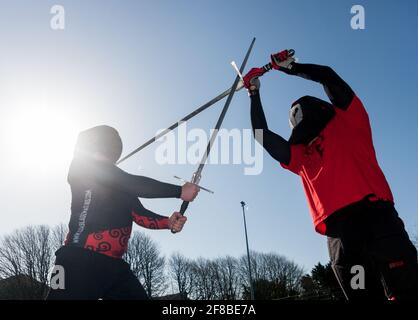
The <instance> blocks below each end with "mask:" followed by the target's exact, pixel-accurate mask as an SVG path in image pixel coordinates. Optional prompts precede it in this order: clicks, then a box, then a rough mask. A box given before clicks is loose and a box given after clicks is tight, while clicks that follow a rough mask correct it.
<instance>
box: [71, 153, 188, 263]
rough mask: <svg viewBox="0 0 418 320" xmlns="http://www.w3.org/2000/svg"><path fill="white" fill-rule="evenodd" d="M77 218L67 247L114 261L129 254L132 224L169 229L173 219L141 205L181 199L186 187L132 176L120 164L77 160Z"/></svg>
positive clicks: (74, 172) (74, 207) (74, 205)
mask: <svg viewBox="0 0 418 320" xmlns="http://www.w3.org/2000/svg"><path fill="white" fill-rule="evenodd" d="M68 183H69V184H70V186H71V193H72V202H71V219H70V223H69V233H68V235H67V239H66V241H65V245H66V246H76V247H82V248H85V249H88V250H92V251H96V252H98V253H101V254H105V255H107V256H110V257H114V258H121V257H122V256H123V254H124V253H125V252H126V249H127V245H128V241H129V238H130V235H131V231H132V222H135V223H136V224H138V225H140V226H142V227H145V228H149V229H168V228H169V220H168V217H165V216H161V215H158V214H156V213H154V212H152V211H150V210H148V209H146V208H144V206H143V205H142V204H141V202H140V201H139V200H138V197H142V198H180V196H181V186H176V185H172V184H167V183H163V182H160V181H157V180H154V179H151V178H147V177H142V176H136V175H131V174H129V173H126V172H125V171H123V170H121V169H119V168H118V167H117V166H116V165H114V164H111V163H105V162H101V161H95V160H91V159H89V160H86V159H74V160H73V162H72V163H71V166H70V170H69V173H68Z"/></svg>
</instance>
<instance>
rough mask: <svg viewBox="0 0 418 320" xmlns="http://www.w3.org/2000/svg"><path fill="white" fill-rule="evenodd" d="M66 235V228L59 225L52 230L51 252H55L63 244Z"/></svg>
mask: <svg viewBox="0 0 418 320" xmlns="http://www.w3.org/2000/svg"><path fill="white" fill-rule="evenodd" d="M67 234H68V226H67V225H65V224H63V223H60V224H59V225H56V226H55V227H54V228H52V232H51V247H52V250H54V251H57V250H58V249H59V248H61V246H62V245H63V244H64V241H65V239H66V237H67Z"/></svg>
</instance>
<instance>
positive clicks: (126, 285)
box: [47, 246, 148, 300]
mask: <svg viewBox="0 0 418 320" xmlns="http://www.w3.org/2000/svg"><path fill="white" fill-rule="evenodd" d="M55 265H59V266H62V267H63V269H64V271H65V276H64V278H65V289H55V290H54V289H51V290H50V292H49V294H48V297H47V300H98V299H104V300H146V299H148V296H147V294H146V292H145V290H144V288H143V287H142V285H141V283H140V282H139V281H138V279H137V278H136V277H135V275H134V274H133V273H132V271H131V269H130V267H129V264H127V263H126V262H125V261H123V260H122V259H115V258H111V257H108V256H105V255H103V254H100V253H96V252H93V251H90V250H86V249H83V248H77V247H66V246H64V247H62V248H61V249H59V250H58V251H57V252H56V261H55Z"/></svg>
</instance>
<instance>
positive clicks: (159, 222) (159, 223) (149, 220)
mask: <svg viewBox="0 0 418 320" xmlns="http://www.w3.org/2000/svg"><path fill="white" fill-rule="evenodd" d="M132 218H133V221H134V222H135V223H136V224H137V225H139V226H141V227H144V228H147V229H169V218H168V217H158V218H156V217H149V216H143V215H141V214H138V213H136V212H134V211H132Z"/></svg>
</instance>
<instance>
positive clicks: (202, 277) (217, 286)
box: [0, 225, 342, 300]
mask: <svg viewBox="0 0 418 320" xmlns="http://www.w3.org/2000/svg"><path fill="white" fill-rule="evenodd" d="M66 233H67V229H66V227H65V226H63V225H59V226H56V227H53V228H51V227H48V226H30V227H26V228H24V229H21V230H17V231H15V232H13V233H11V234H9V235H6V236H3V237H1V239H0V299H43V298H44V297H45V296H46V294H47V292H48V284H49V276H50V272H51V270H52V267H53V264H54V261H55V255H54V252H55V251H56V250H57V249H58V248H59V247H60V246H61V244H62V243H63V241H64V239H65V236H66ZM124 259H125V260H126V261H127V262H128V263H129V264H130V265H131V268H132V271H133V272H134V274H135V275H136V276H137V277H138V279H139V280H140V281H141V283H142V284H143V286H144V288H145V290H146V292H147V293H148V295H149V296H151V297H161V296H164V295H167V294H172V293H179V294H180V295H179V296H181V297H183V298H184V299H185V298H188V299H197V300H239V299H249V298H250V285H249V280H248V260H247V257H246V256H242V257H240V258H235V257H230V256H227V257H220V258H216V259H205V258H198V259H193V260H192V259H188V258H186V257H185V256H183V255H181V254H180V253H175V254H173V255H171V256H170V257H164V256H163V255H162V254H161V251H160V250H159V247H158V245H157V244H156V243H155V242H154V241H153V240H152V239H151V238H150V237H149V236H147V235H145V234H144V233H141V232H139V231H136V232H134V233H133V234H132V237H131V239H130V243H129V249H128V252H127V254H126V255H125V257H124ZM251 269H252V275H253V287H254V291H255V298H256V299H268V300H270V299H295V300H296V299H340V298H342V296H341V294H340V290H339V288H338V284H337V282H336V280H335V278H334V275H333V273H332V270H331V268H330V266H329V265H326V266H323V265H321V264H318V265H317V266H315V268H314V269H313V270H312V272H311V273H310V274H305V272H304V270H303V269H302V268H301V267H300V266H298V265H297V264H296V263H294V262H292V261H289V260H288V259H287V258H285V257H283V256H281V255H278V254H275V253H259V252H254V251H253V252H251Z"/></svg>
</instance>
